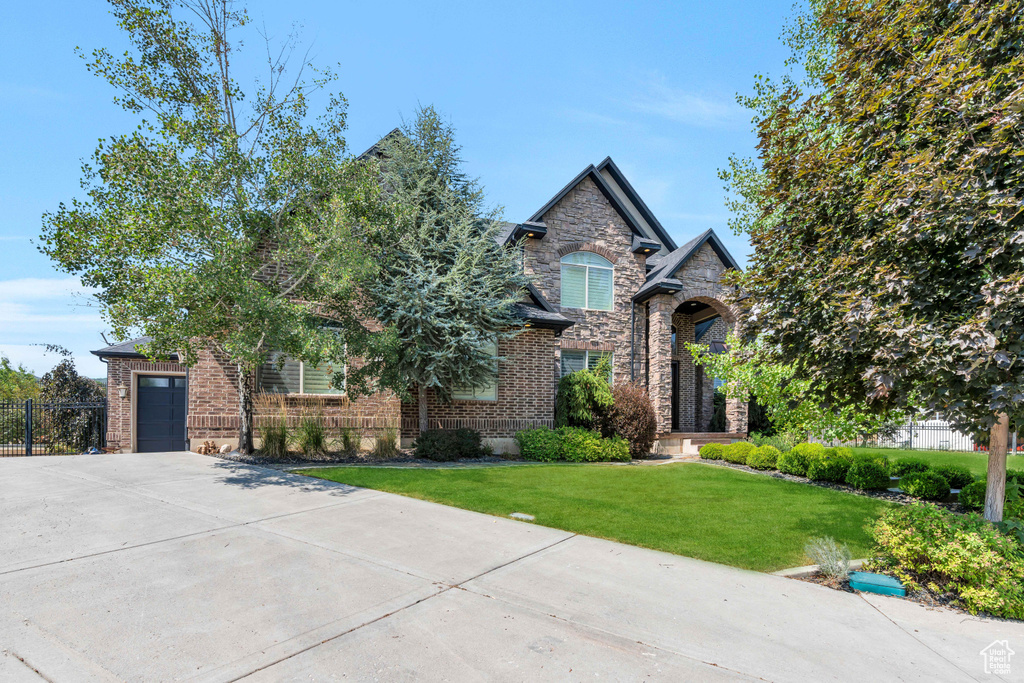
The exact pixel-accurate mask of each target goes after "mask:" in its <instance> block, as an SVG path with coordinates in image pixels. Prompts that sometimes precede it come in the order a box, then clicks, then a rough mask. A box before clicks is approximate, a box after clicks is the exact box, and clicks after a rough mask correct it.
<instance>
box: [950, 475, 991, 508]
mask: <svg viewBox="0 0 1024 683" xmlns="http://www.w3.org/2000/svg"><path fill="white" fill-rule="evenodd" d="M987 488H988V485H987V484H986V482H985V481H984V480H982V481H975V482H972V483H970V484H968V485H967V486H964V487H963V488H962V489H960V494H959V495H958V496H957V500H959V501H960V504H961V505H963V506H964V507H965V508H967V509H968V510H975V511H977V510H982V509H984V507H985V491H986V490H987Z"/></svg>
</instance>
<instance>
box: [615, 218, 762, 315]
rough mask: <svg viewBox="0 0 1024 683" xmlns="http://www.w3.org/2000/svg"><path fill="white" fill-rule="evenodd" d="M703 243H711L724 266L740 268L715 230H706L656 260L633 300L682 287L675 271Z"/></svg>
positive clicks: (677, 289) (684, 263) (677, 270)
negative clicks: (655, 264) (656, 262)
mask: <svg viewBox="0 0 1024 683" xmlns="http://www.w3.org/2000/svg"><path fill="white" fill-rule="evenodd" d="M705 243H707V244H710V245H711V248H712V249H714V251H715V254H716V255H717V256H718V258H719V259H721V261H722V264H723V265H724V266H725V267H726V268H732V269H734V270H742V268H740V266H739V264H738V263H737V262H736V259H734V258H733V257H732V254H730V253H729V250H728V249H726V248H725V245H724V244H722V241H721V240H720V239H718V235H716V234H715V231H714V230H707V231H705V232H704V233H702V234H701V235H699V236H697V237H695V238H693V239H692V240H690V241H689V242H687V243H686V244H684V245H683V246H681V247H679V248H678V249H676V250H675V251H673V252H672V253H670V254H668V255H667V256H665V257H664V258H662V259H661V260H660V261H658V265H657V266H655V268H654V270H652V271H651V272H650V273H648V274H647V281H646V282H645V283H644V285H643V287H641V288H640V290H639V291H638V292H637V293H636V295H635V296H634V297H633V300H634V301H642V300H644V299H646V298H647V297H649V296H652V295H654V294H657V293H658V292H661V291H677V292H678V291H679V290H680V289H681V288H682V283H681V282H680V281H679V280H676V279H675V276H676V273H678V272H679V269H680V268H682V267H683V266H684V265H686V262H687V261H689V260H690V259H691V258H692V257H693V255H694V254H696V253H697V251H698V250H699V249H700V248H701V247H702V246H704V244H705Z"/></svg>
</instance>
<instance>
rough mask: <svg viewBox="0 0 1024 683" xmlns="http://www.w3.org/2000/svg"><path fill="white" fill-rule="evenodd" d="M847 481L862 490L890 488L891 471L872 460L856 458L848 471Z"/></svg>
mask: <svg viewBox="0 0 1024 683" xmlns="http://www.w3.org/2000/svg"><path fill="white" fill-rule="evenodd" d="M846 483H847V484H849V485H850V486H852V487H853V488H855V489H861V490H862V491H879V490H882V489H887V488H889V471H888V470H887V469H886V468H885V467H884V466H882V465H879V464H878V463H877V462H874V461H872V460H854V461H853V464H852V465H850V469H849V470H848V471H847V472H846Z"/></svg>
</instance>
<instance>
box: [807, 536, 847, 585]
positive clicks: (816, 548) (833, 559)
mask: <svg viewBox="0 0 1024 683" xmlns="http://www.w3.org/2000/svg"><path fill="white" fill-rule="evenodd" d="M804 553H805V554H806V555H807V557H809V558H811V562H813V563H814V564H816V565H818V571H820V572H821V573H822V575H824V577H825V579H826V581H827V582H828V583H829V584H830V585H833V586H838V585H839V584H841V583H842V582H843V581H846V578H847V577H848V576H849V575H850V559H851V557H850V549H849V548H848V547H846V544H845V543H843V544H839V543H836V542H835V539H833V538H831V537H830V536H825V537H824V538H812V539H811V540H810V541H808V543H807V545H806V546H804Z"/></svg>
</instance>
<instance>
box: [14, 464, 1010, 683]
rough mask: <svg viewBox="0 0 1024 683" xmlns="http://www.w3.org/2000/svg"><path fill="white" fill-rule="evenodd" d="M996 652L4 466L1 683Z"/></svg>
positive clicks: (332, 487) (691, 567) (215, 476)
mask: <svg viewBox="0 0 1024 683" xmlns="http://www.w3.org/2000/svg"><path fill="white" fill-rule="evenodd" d="M510 512H511V511H510ZM994 640H1008V641H1009V645H1010V647H1011V648H1012V649H1016V650H1017V652H1019V653H1020V654H1019V655H1017V657H1018V661H1015V662H1013V663H1012V667H1013V675H1011V676H1004V677H1002V680H1024V626H1022V625H1021V624H1019V623H1009V622H1000V621H993V620H983V619H972V618H969V617H965V616H964V615H961V614H957V613H954V612H950V611H943V610H929V609H926V608H923V607H921V606H919V605H916V604H913V603H909V602H906V601H903V600H898V599H890V598H866V597H863V596H857V595H851V594H846V593H839V592H836V591H831V590H828V589H825V588H821V587H818V586H815V585H812V584H807V583H802V582H798V581H794V580H791V579H783V578H780V577H775V576H768V575H764V574H758V573H754V572H747V571H742V570H738V569H732V568H730V567H725V566H721V565H715V564H709V563H706V562H700V561H697V560H691V559H688V558H684V557H678V556H675V555H668V554H664V553H659V552H654V551H649V550H643V549H640V548H634V547H631V546H626V545H620V544H617V543H611V542H608V541H602V540H597V539H593V538H587V537H582V536H575V535H573V534H569V533H565V532H561V531H557V530H553V529H546V528H543V527H539V526H534V525H531V524H526V523H522V522H516V521H512V520H506V519H498V518H494V517H489V516H486V515H480V514H476V513H473V512H467V511H463V510H457V509H454V508H449V507H445V506H441V505H434V504H431V503H425V502H421V501H417V500H412V499H409V498H403V497H400V496H394V495H389V494H384V493H378V492H375V491H368V490H364V489H356V488H352V487H347V486H343V485H338V484H333V483H330V482H321V481H318V480H311V479H308V478H305V477H301V476H297V475H290V474H283V473H281V472H278V471H274V470H268V469H263V468H258V467H252V466H246V465H240V464H236V463H230V462H225V461H221V460H217V459H214V458H210V457H206V456H200V455H194V454H190V453H168V454H156V455H154V454H147V455H109V456H108V455H104V456H78V457H63V458H59V457H40V458H10V459H2V460H0V651H2V656H0V680H5V681H6V680H11V681H22V680H24V681H39V680H49V681H79V680H88V681H91V680H135V681H162V680H182V679H199V680H217V681H228V680H237V679H240V678H246V679H247V680H250V679H251V680H255V681H282V680H303V681H306V680H334V679H351V680H389V681H390V680H417V679H423V680H456V681H461V680H480V679H495V680H509V681H536V680H639V679H653V680H671V681H679V680H702V681H703V680H750V679H754V680H770V681H812V680H813V681H830V680H836V681H840V680H843V681H848V680H860V681H889V680H904V681H959V680H965V681H966V680H979V681H980V680H997V679H996V677H994V676H990V675H988V676H987V675H985V673H984V669H983V660H982V657H981V655H980V654H979V653H980V651H981V650H982V648H984V647H985V646H987V645H988V644H989V643H991V642H992V641H994Z"/></svg>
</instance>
